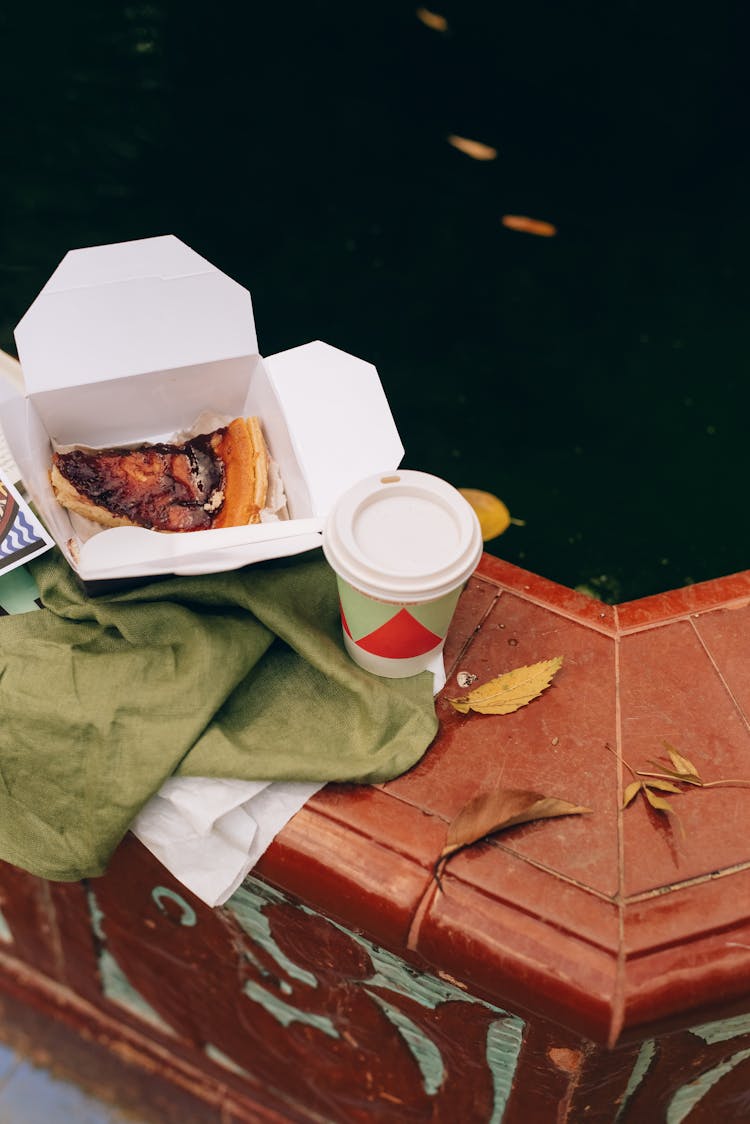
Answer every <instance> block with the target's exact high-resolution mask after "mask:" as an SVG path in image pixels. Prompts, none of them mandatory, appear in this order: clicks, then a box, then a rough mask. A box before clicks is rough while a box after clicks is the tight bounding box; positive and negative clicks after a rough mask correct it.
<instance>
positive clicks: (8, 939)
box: [0, 909, 13, 944]
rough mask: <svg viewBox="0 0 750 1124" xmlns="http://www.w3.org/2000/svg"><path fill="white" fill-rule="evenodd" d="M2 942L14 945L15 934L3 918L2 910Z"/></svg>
mask: <svg viewBox="0 0 750 1124" xmlns="http://www.w3.org/2000/svg"><path fill="white" fill-rule="evenodd" d="M0 941H3V942H4V944H13V934H12V933H11V931H10V925H9V924H8V922H7V921H6V919H5V917H4V916H3V911H2V910H1V909H0Z"/></svg>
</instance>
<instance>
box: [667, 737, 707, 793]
mask: <svg viewBox="0 0 750 1124" xmlns="http://www.w3.org/2000/svg"><path fill="white" fill-rule="evenodd" d="M663 745H664V748H665V749H666V751H667V753H668V754H669V760H670V761H671V762H672V765H673V767H674V769H675V772H677V773H679V774H680V776H684V777H690V778H691V779H692V778H694V780H692V783H695V781H698V782H699V783H700V776H699V774H698V770H697V769H696V767H695V765H694V764H693V762H692V761H688V759H687V757H683V756H682V754H681V753H678V752H677V750H676V749H675V748H674V746H673V745H670V744H669V742H664V743H663Z"/></svg>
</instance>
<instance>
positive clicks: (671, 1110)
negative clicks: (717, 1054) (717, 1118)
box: [666, 1050, 750, 1124]
mask: <svg viewBox="0 0 750 1124" xmlns="http://www.w3.org/2000/svg"><path fill="white" fill-rule="evenodd" d="M746 1058H750V1050H739V1051H738V1052H737V1053H736V1054H732V1056H731V1058H727V1059H726V1061H723V1062H721V1063H720V1064H719V1065H716V1066H714V1067H713V1069H709V1070H707V1071H706V1072H705V1073H702V1074H701V1075H700V1077H696V1079H695V1081H691V1082H689V1084H687V1085H683V1086H682V1088H681V1089H678V1090H677V1092H676V1093H675V1095H674V1096H673V1097H672V1100H671V1101H670V1104H669V1107H668V1109H667V1116H666V1124H682V1121H683V1120H684V1119H685V1117H686V1116H687V1115H688V1114H689V1113H690V1112H692V1110H693V1109H694V1108H695V1106H696V1105H697V1104H698V1101H700V1100H702V1099H703V1097H705V1095H706V1093H708V1091H709V1090H710V1089H712V1088H713V1087H714V1085H715V1084H716V1082H717V1081H720V1080H721V1078H722V1077H724V1076H726V1074H727V1073H731V1072H732V1070H733V1069H734V1068H735V1067H736V1066H738V1065H739V1064H740V1062H744V1061H745V1059H746Z"/></svg>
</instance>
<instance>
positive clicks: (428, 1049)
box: [365, 987, 445, 1097]
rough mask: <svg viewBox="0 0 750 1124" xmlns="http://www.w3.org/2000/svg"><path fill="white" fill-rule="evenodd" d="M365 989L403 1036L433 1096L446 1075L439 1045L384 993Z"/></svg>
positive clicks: (426, 1089) (426, 1087) (425, 1089)
mask: <svg viewBox="0 0 750 1124" xmlns="http://www.w3.org/2000/svg"><path fill="white" fill-rule="evenodd" d="M365 991H366V992H367V994H368V995H369V996H370V997H371V998H372V999H374V1000H375V1002H376V1003H377V1005H378V1007H380V1009H381V1011H383V1012H384V1014H385V1015H386V1016H387V1017H388V1018H389V1019H390V1021H391V1022H392V1023H393V1025H394V1026H395V1028H396V1030H397V1031H398V1032H399V1034H400V1035H401V1037H402V1038H403V1040H404V1042H405V1043H406V1045H407V1046H408V1048H409V1050H410V1052H411V1055H412V1057H413V1058H414V1061H415V1062H416V1063H417V1065H418V1066H419V1071H420V1073H421V1074H422V1085H423V1086H424V1091H425V1093H427V1095H428V1096H430V1097H431V1096H433V1094H435V1093H436V1092H437V1091H438V1089H439V1088H440V1086H441V1085H442V1084H443V1078H444V1077H445V1067H444V1066H443V1058H442V1056H441V1054H440V1051H439V1050H438V1048H437V1046H436V1045H435V1043H434V1042H433V1041H432V1040H431V1039H430V1038H428V1037H427V1035H426V1034H425V1033H424V1031H423V1030H421V1029H420V1028H419V1027H418V1026H417V1024H416V1023H415V1022H413V1021H412V1020H411V1019H410V1018H409V1017H408V1015H405V1014H404V1013H403V1011H399V1009H398V1008H397V1007H393V1006H392V1005H391V1004H390V1003H389V1002H388V1001H387V1000H386V999H384V998H383V997H382V995H378V994H377V993H375V992H372V991H370V989H369V987H368V988H365Z"/></svg>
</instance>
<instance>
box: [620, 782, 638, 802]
mask: <svg viewBox="0 0 750 1124" xmlns="http://www.w3.org/2000/svg"><path fill="white" fill-rule="evenodd" d="M642 788H643V781H632V783H631V784H629V785H628V787H627V788H626V789H625V792H624V793H623V796H622V806H623V808H627V806H628V804H630V803H631V802H632V801H633V800H635V798H636V796H637V795H638V793H639V792H640V791H641V789H642Z"/></svg>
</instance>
